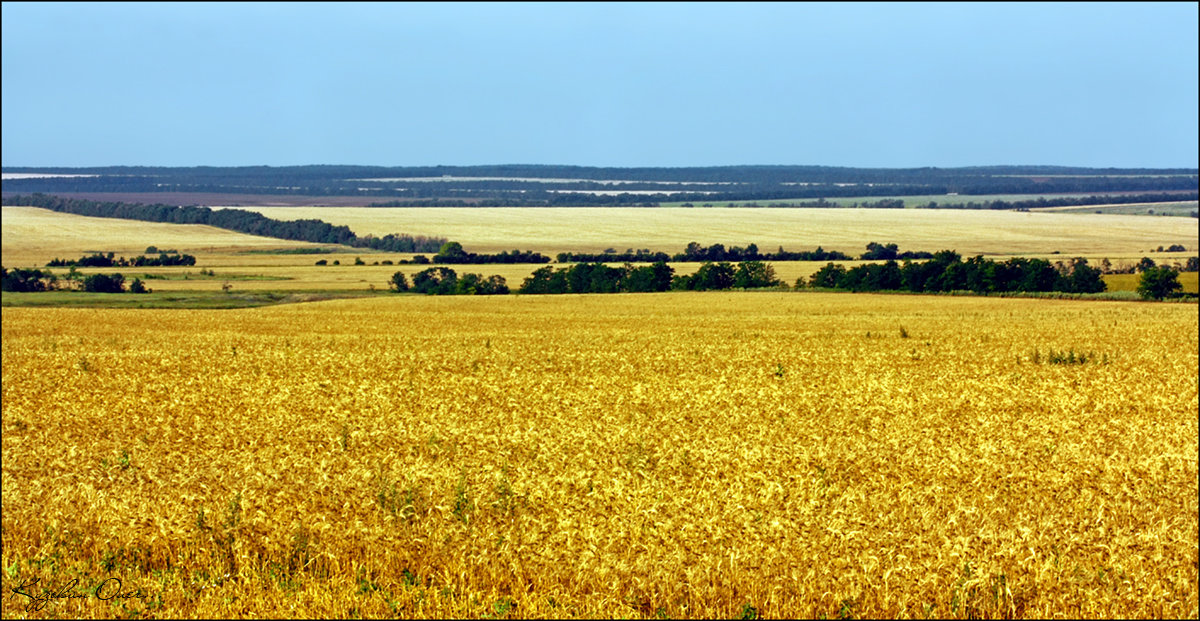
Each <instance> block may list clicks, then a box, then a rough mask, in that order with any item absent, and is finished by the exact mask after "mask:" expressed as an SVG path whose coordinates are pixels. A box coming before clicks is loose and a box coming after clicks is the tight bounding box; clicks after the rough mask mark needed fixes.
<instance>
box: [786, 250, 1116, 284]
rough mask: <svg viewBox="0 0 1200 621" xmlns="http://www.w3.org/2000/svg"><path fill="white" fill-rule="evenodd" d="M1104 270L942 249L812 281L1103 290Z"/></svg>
mask: <svg viewBox="0 0 1200 621" xmlns="http://www.w3.org/2000/svg"><path fill="white" fill-rule="evenodd" d="M1100 274H1101V272H1100V270H1099V269H1097V268H1094V267H1091V266H1089V265H1088V263H1087V259H1083V258H1075V259H1071V260H1070V262H1067V263H1063V262H1059V263H1058V264H1057V265H1056V264H1052V263H1050V262H1049V261H1046V260H1045V259H1026V258H1020V257H1018V258H1012V259H1009V260H1007V261H1004V262H996V261H992V260H990V259H985V258H983V257H974V258H971V259H968V260H966V261H963V260H962V257H961V256H960V255H959V254H958V253H957V252H954V251H952V250H943V251H941V252H937V253H934V255H933V258H932V259H929V260H928V261H921V262H911V261H905V262H904V264H903V265H900V264H898V263H896V261H895V260H894V259H892V260H888V261H887V262H886V263H875V264H868V265H859V266H857V267H853V268H850V269H846V267H845V266H842V265H838V264H836V263H829V264H827V265H826V266H825V267H822V268H821V269H820V270H817V272H816V273H815V274H813V275H812V276H811V277H810V278H809V283H808V284H809V286H811V287H820V288H827V289H845V290H850V291H912V292H916V293H922V292H939V291H972V292H975V293H993V292H1021V291H1026V292H1033V291H1042V292H1049V291H1060V292H1066V293H1098V292H1100V291H1104V290H1105V289H1106V285H1105V284H1104V281H1103V280H1101V278H1100ZM800 284H802V283H800V282H797V285H800Z"/></svg>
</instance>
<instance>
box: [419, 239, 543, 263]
mask: <svg viewBox="0 0 1200 621" xmlns="http://www.w3.org/2000/svg"><path fill="white" fill-rule="evenodd" d="M433 262H434V263H549V262H550V257H548V256H546V255H544V254H541V253H538V252H534V251H532V250H526V251H524V252H522V251H520V250H515V249H514V250H513V251H512V252H508V251H501V252H499V253H497V254H476V253H474V252H467V251H465V250H463V247H462V244H460V243H458V242H455V241H449V242H446V243H444V244H442V246H441V248H439V249H438V252H437V254H435V255H433Z"/></svg>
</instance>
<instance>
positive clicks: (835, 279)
mask: <svg viewBox="0 0 1200 621" xmlns="http://www.w3.org/2000/svg"><path fill="white" fill-rule="evenodd" d="M845 275H846V268H845V267H843V266H841V265H838V264H837V263H826V264H825V267H822V268H821V269H819V270H817V273H816V274H813V275H812V276H810V277H809V279H808V282H809V284H810V286H813V287H823V288H826V289H836V288H838V287H839V286H841V283H842V277H843V276H845Z"/></svg>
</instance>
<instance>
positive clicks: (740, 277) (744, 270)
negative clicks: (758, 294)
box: [733, 249, 779, 289]
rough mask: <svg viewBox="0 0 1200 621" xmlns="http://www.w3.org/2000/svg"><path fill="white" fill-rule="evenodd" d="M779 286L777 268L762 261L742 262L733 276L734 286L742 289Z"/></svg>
mask: <svg viewBox="0 0 1200 621" xmlns="http://www.w3.org/2000/svg"><path fill="white" fill-rule="evenodd" d="M756 250H757V249H756ZM778 284H779V279H777V278H775V268H773V267H771V266H770V265H768V264H766V263H763V262H762V261H742V262H741V263H738V265H737V271H736V272H735V273H734V275H733V286H735V287H739V288H742V289H754V288H759V287H774V286H776V285H778Z"/></svg>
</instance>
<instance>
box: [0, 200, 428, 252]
mask: <svg viewBox="0 0 1200 621" xmlns="http://www.w3.org/2000/svg"><path fill="white" fill-rule="evenodd" d="M4 204H5V205H12V206H28V207H41V208H43V209H50V210H52V211H59V212H63V213H72V214H76V215H80V216H92V217H99V218H124V219H127V220H143V221H148V222H170V223H174V224H205V225H208V226H214V227H217V228H222V229H227V230H231V231H237V232H239V233H247V234H249V235H259V236H262V237H274V238H277V239H287V240H293V241H306V242H314V243H322V244H342V245H346V246H353V247H356V248H371V249H374V250H383V251H388V252H434V251H436V250H437V249H438V248H441V246H442V244H444V243H446V240H445V239H444V238H431V237H424V236H416V237H414V236H412V235H406V234H396V233H390V234H388V235H385V236H383V237H375V236H373V235H366V236H363V237H359V236H357V235H355V234H354V232H353V231H351V230H350V228H349V227H346V226H334V225H332V224H329V223H328V222H325V221H322V220H316V219H307V220H289V221H283V220H274V219H272V218H268V217H266V216H264V215H262V214H260V213H256V212H253V211H247V210H243V209H216V210H214V209H211V208H209V207H200V206H195V205H190V206H184V207H181V206H174V205H164V204H161V203H159V204H151V205H147V204H142V203H121V202H100V201H91V200H83V199H73V198H62V197H58V196H50V195H47V194H40V193H37V194H32V195H29V196H22V195H17V196H12V197H8V198H5V199H4Z"/></svg>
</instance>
